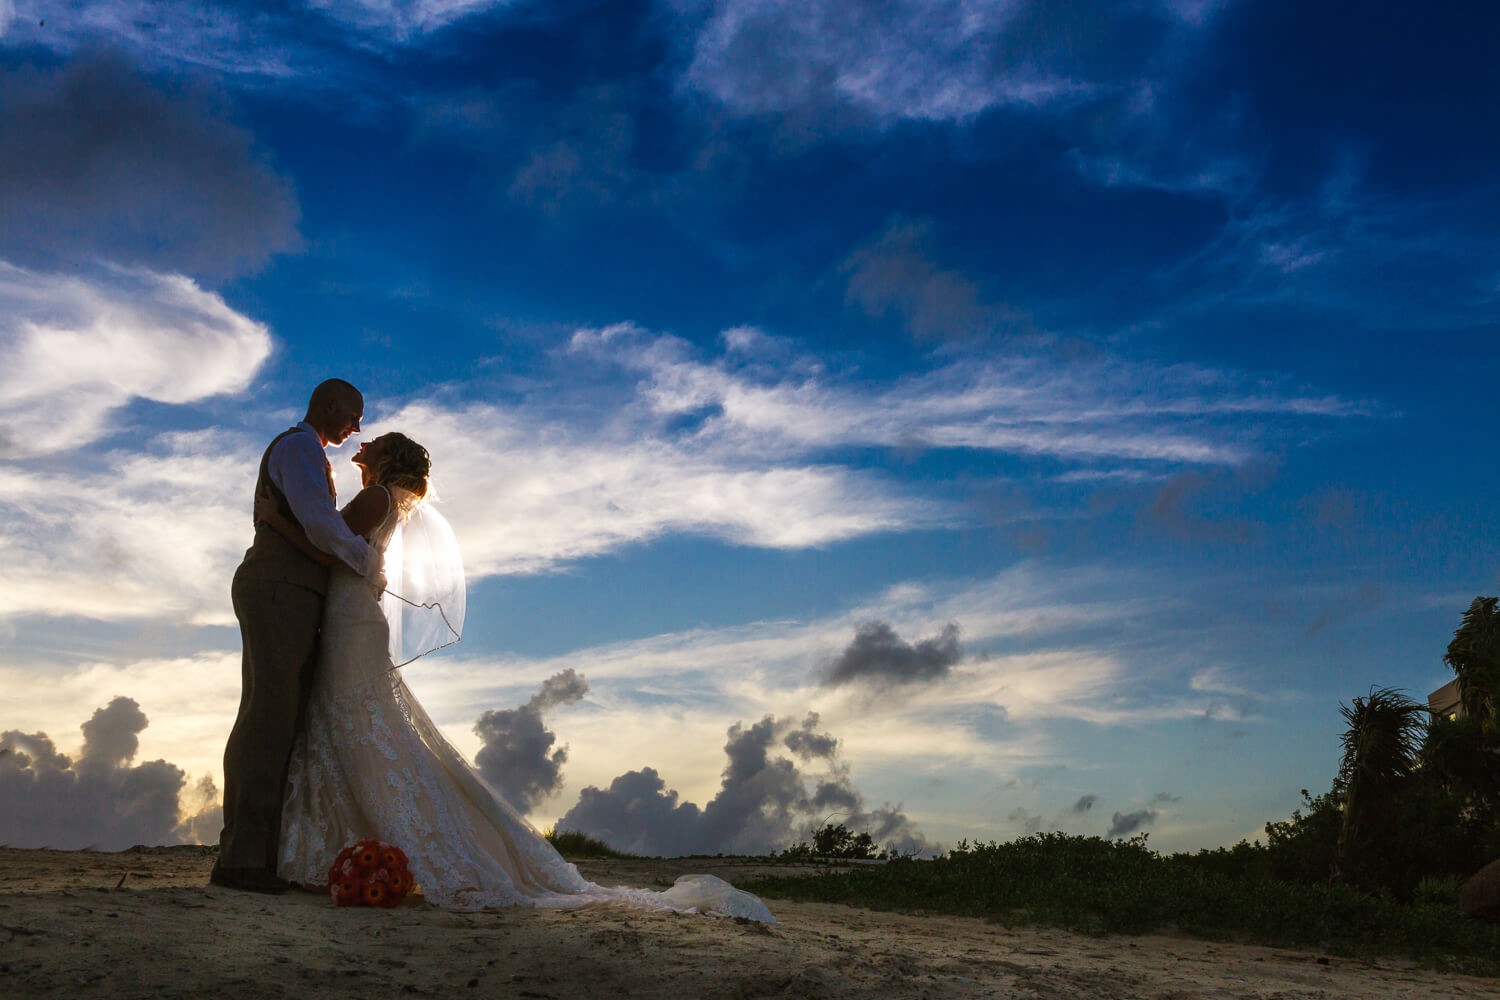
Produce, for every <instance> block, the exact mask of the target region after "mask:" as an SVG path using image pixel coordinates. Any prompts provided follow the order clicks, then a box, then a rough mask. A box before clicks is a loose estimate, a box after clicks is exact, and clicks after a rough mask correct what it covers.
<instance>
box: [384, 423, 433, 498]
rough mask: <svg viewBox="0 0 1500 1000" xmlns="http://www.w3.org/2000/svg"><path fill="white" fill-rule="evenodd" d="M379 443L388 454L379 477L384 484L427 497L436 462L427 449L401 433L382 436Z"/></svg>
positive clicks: (394, 432)
mask: <svg viewBox="0 0 1500 1000" xmlns="http://www.w3.org/2000/svg"><path fill="white" fill-rule="evenodd" d="M375 440H376V441H378V442H380V445H381V449H382V451H383V452H384V457H383V459H382V461H381V463H380V474H379V477H378V481H379V482H380V483H381V485H383V486H399V487H401V488H402V489H404V490H409V491H411V492H412V493H413V494H415V495H416V496H417V498H418V499H421V498H422V497H425V496H427V491H428V489H429V484H428V476H429V475H430V474H431V472H432V459H431V458H430V457H429V456H428V454H427V449H426V448H423V447H422V446H421V445H419V444H417V442H415V441H413V440H412V439H411V438H409V437H407V436H406V435H405V434H401V433H399V432H397V431H391V432H390V433H389V434H382V435H380V437H378V438H376V439H375ZM372 443H373V442H372Z"/></svg>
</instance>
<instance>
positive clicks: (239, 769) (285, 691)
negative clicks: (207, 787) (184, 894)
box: [218, 574, 323, 873]
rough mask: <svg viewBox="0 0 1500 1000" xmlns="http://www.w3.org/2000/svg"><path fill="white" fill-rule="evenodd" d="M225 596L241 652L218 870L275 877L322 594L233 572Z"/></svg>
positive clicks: (314, 653) (315, 649)
mask: <svg viewBox="0 0 1500 1000" xmlns="http://www.w3.org/2000/svg"><path fill="white" fill-rule="evenodd" d="M230 593H231V595H232V597H233V599H234V616H235V617H236V618H238V619H239V622H240V639H241V642H242V643H243V645H244V653H243V656H242V659H241V663H240V670H241V673H242V683H243V687H242V688H241V692H240V711H239V714H238V715H237V716H236V717H235V720H234V729H232V730H231V731H230V733H229V742H228V743H227V744H226V745H225V747H224V831H223V833H221V834H220V835H219V861H218V863H219V865H220V866H222V867H225V868H257V869H262V870H265V871H269V872H273V873H274V872H275V871H276V858H277V849H278V846H279V843H280V839H281V803H282V798H283V796H284V795H285V794H286V775H287V764H288V762H289V761H290V758H291V755H292V743H293V741H294V740H295V739H296V737H297V733H298V731H299V730H300V729H301V726H302V714H303V709H304V708H305V706H306V704H307V695H308V692H309V691H310V690H311V687H312V677H313V668H314V666H315V665H316V663H317V655H318V626H319V624H320V623H321V622H322V619H323V595H322V594H320V593H318V592H317V591H314V590H309V589H307V588H306V587H299V586H297V585H296V584H292V583H285V582H283V581H279V580H256V579H253V578H250V579H247V578H245V577H243V576H241V575H240V574H236V575H235V578H234V584H233V586H232V587H231V590H230Z"/></svg>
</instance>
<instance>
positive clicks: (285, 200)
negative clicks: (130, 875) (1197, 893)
mask: <svg viewBox="0 0 1500 1000" xmlns="http://www.w3.org/2000/svg"><path fill="white" fill-rule="evenodd" d="M1496 20H1497V18H1496V15H1494V14H1489V13H1483V12H1480V11H1478V10H1477V9H1475V8H1473V7H1472V6H1470V5H1458V4H1453V5H1438V6H1436V7H1431V6H1429V7H1426V8H1423V9H1422V10H1420V11H1419V10H1416V9H1414V8H1410V7H1409V6H1407V5H1397V4H1373V5H1372V4H1351V3H1343V4H1340V3H1326V4H1308V3H1276V2H1266V3H1253V4H1252V3H1248V2H1239V3H1235V2H1213V0H1198V2H1194V0H1176V2H1172V0H1160V2H1145V0H1141V2H1125V3H1097V4H1096V3H1073V4H1044V3H1028V2H1007V0H996V2H991V3H960V2H941V0H931V2H924V3H916V2H889V3H846V2H840V3H834V2H823V0H803V2H798V3H792V2H782V0H743V2H738V3H716V2H707V0H657V2H639V3H633V2H617V3H602V2H594V3H581V2H549V3H535V2H524V0H513V2H509V3H496V2H486V0H458V2H441V0H427V2H409V3H403V2H397V0H389V2H378V0H323V2H304V3H297V2H284V3H277V4H261V3H256V4H248V3H211V2H209V3H203V2H198V3H171V2H165V3H148V2H144V0H120V2H113V0H104V2H91V3H81V2H77V3H75V2H51V3H44V4H36V3H30V2H24V0H0V356H3V363H0V462H3V463H4V476H3V477H0V514H3V516H0V555H3V557H4V561H5V565H6V567H7V571H8V573H9V577H10V585H9V586H7V587H6V588H5V590H4V591H3V592H0V636H3V637H4V640H5V656H4V657H3V661H0V682H3V683H4V685H5V688H6V690H7V691H8V692H11V693H12V694H11V696H10V697H8V698H7V699H6V705H5V710H4V713H3V718H0V730H4V731H6V736H5V738H4V739H5V742H6V745H7V746H10V747H11V748H12V750H13V751H15V752H13V753H12V754H9V755H6V756H5V757H0V797H3V798H5V799H8V800H10V801H11V802H13V803H14V802H22V803H25V804H26V809H25V810H21V811H13V812H12V815H13V816H21V815H23V814H24V815H25V817H26V819H25V820H24V822H23V821H22V820H20V819H17V820H16V821H15V822H14V823H13V824H12V827H11V828H7V829H4V830H0V840H3V841H5V842H9V843H14V844H26V845H28V846H29V845H33V844H41V843H47V844H52V845H54V846H79V845H81V844H97V845H100V846H128V845H129V844H131V843H135V842H137V841H140V840H145V841H147V842H150V841H151V840H153V839H155V840H170V839H173V838H186V839H192V838H195V837H197V838H202V837H205V836H207V837H208V838H209V839H211V838H212V836H213V835H214V834H215V833H216V828H215V827H214V818H213V805H214V801H215V797H216V791H215V787H216V786H217V784H218V782H220V781H221V777H220V774H219V755H220V753H221V752H222V745H223V739H224V737H225V735H227V731H228V727H229V725H230V723H231V721H232V717H233V713H234V708H235V704H236V701H237V697H238V684H239V669H238V655H239V653H238V639H237V633H236V631H235V630H234V627H233V619H232V615H231V613H230V609H229V602H228V581H229V577H230V575H231V573H232V571H233V567H234V565H235V563H236V561H237V559H238V555H239V553H240V551H242V549H243V548H244V546H245V545H246V544H247V543H248V540H249V538H248V536H249V531H248V526H249V525H248V514H249V494H250V491H251V486H252V484H253V479H254V469H255V466H256V462H257V460H258V457H259V454H260V450H261V448H263V447H264V444H265V442H266V441H267V440H269V438H270V437H271V436H272V435H274V434H275V433H276V432H277V431H278V430H280V429H281V428H283V427H284V426H286V425H287V424H288V423H289V422H291V421H293V420H295V419H296V418H297V416H298V415H299V414H300V411H301V407H302V405H303V403H304V402H305V399H306V395H307V392H308V391H309V389H310V388H311V386H312V385H313V384H315V383H316V382H317V381H319V380H320V379H322V378H324V377H327V376H330V375H340V376H343V377H345V378H348V379H350V380H351V381H353V382H355V383H356V384H357V385H359V386H360V388H361V389H363V390H364V392H365V394H366V399H367V410H366V422H365V423H366V436H367V437H368V436H371V435H373V434H377V433H380V432H383V431H385V430H392V429H400V430H403V431H405V432H407V433H409V434H411V435H412V436H413V437H415V438H417V439H418V440H419V441H421V442H423V443H424V444H425V445H427V446H428V448H429V449H430V451H431V452H432V454H433V457H434V461H435V469H436V479H437V485H438V489H439V492H440V494H441V496H442V499H443V510H444V512H445V513H446V515H447V516H448V518H449V520H450V521H451V522H452V523H453V525H454V528H455V530H456V532H457V534H458V537H459V539H460V542H461V544H462V545H463V548H464V554H465V559H466V564H467V566H468V570H469V578H470V598H469V622H468V626H467V629H466V635H465V639H464V642H463V643H462V644H461V645H459V646H458V647H456V648H454V649H452V650H448V651H445V652H443V653H442V654H440V655H437V656H434V657H431V658H429V659H427V660H423V661H420V662H419V663H417V664H414V665H413V666H412V667H411V668H409V669H408V671H407V676H408V679H409V681H410V683H411V684H412V686H413V687H414V689H415V690H416V691H417V693H418V695H419V696H420V697H421V698H422V699H423V701H424V703H425V704H426V705H427V707H428V709H429V711H430V712H431V714H432V715H433V716H434V718H435V719H436V720H437V721H438V722H439V723H440V724H442V725H443V726H444V728H445V730H446V731H447V732H448V733H449V735H450V737H451V738H452V739H453V740H454V742H455V743H456V744H457V745H458V746H459V747H460V748H461V749H463V750H464V751H465V752H467V753H469V754H470V755H471V756H473V757H474V758H475V759H476V761H477V763H478V764H479V766H480V767H481V769H482V770H483V771H484V773H485V774H486V776H487V777H489V778H490V779H491V780H492V781H493V782H494V783H495V784H497V785H498V786H500V787H501V788H502V790H504V791H505V792H506V794H507V795H509V796H511V797H512V798H513V800H515V801H516V803H517V804H518V805H520V806H521V807H522V808H523V809H524V810H526V811H527V812H528V814H529V815H530V816H531V817H532V818H533V820H534V821H535V822H537V823H538V825H541V826H548V825H551V824H552V823H554V822H556V821H558V820H559V819H562V820H563V821H564V823H565V825H574V826H583V827H586V828H588V829H589V831H590V832H594V833H596V834H600V835H605V836H606V837H608V838H612V839H614V840H615V841H616V842H617V843H618V844H619V845H620V846H627V847H633V848H635V849H638V850H642V851H645V852H647V853H675V852H677V851H688V850H705V851H719V850H725V851H727V850H762V849H768V848H769V847H772V846H778V845H779V844H782V843H785V842H786V841H787V840H789V839H795V838H796V837H798V836H805V833H806V830H807V828H808V826H809V825H810V824H813V823H815V822H816V821H819V820H821V819H823V818H825V817H827V816H830V815H831V816H836V817H843V818H845V819H847V820H848V821H850V822H851V823H856V824H858V825H863V826H867V827H869V828H871V829H872V830H876V831H878V832H881V833H882V834H883V835H884V836H885V839H887V840H889V841H891V842H894V843H898V844H900V845H902V846H904V847H908V848H918V847H925V848H927V849H931V848H933V847H935V846H938V845H942V844H951V843H953V842H955V841H957V840H958V839H960V838H968V839H971V840H973V839H981V840H987V839H1008V838H1010V837H1014V836H1017V835H1021V834H1024V833H1028V832H1032V831H1035V830H1044V829H1064V830H1068V831H1070V832H1076V833H1086V834H1098V835H1105V834H1115V835H1119V834H1124V833H1129V832H1147V833H1149V834H1150V836H1151V843H1152V844H1153V846H1157V847H1159V848H1162V849H1169V850H1178V849H1196V848H1199V847H1208V846H1215V845H1219V844H1227V843H1233V842H1234V841H1236V840H1239V839H1241V838H1243V837H1253V836H1255V835H1256V834H1257V833H1259V831H1260V828H1261V826H1262V825H1263V824H1264V823H1265V822H1266V821H1267V820H1272V819H1279V818H1283V817H1285V816H1286V815H1288V814H1289V813H1290V811H1291V809H1292V808H1294V807H1295V806H1296V805H1297V804H1298V802H1299V795H1298V793H1299V790H1300V789H1302V788H1309V789H1312V790H1314V791H1319V790H1322V789H1325V788H1326V787H1327V786H1328V784H1329V782H1330V780H1331V778H1332V775H1333V771H1334V767H1335V763H1336V756H1337V735H1338V733H1339V730H1340V726H1339V722H1340V719H1339V714H1338V707H1339V703H1340V701H1348V700H1350V699H1352V698H1353V697H1355V696H1357V695H1360V694H1363V693H1364V692H1365V691H1367V690H1368V689H1369V687H1370V686H1371V685H1390V686H1396V687H1400V688H1405V689H1407V690H1408V691H1410V692H1411V693H1413V694H1415V695H1418V696H1423V695H1425V694H1426V692H1428V691H1429V690H1431V689H1433V688H1435V687H1437V686H1438V685H1439V684H1441V683H1443V682H1444V681H1445V680H1446V679H1447V676H1448V675H1447V673H1446V670H1445V668H1444V667H1443V665H1442V662H1441V655H1442V652H1443V649H1444V648H1445V646H1446V643H1447V640H1448V638H1449V637H1450V635H1451V633H1452V630H1453V629H1454V628H1455V627H1456V625H1457V623H1458V618H1459V615H1460V614H1461V612H1462V611H1463V609H1464V608H1465V607H1466V606H1467V604H1468V602H1469V600H1470V599H1472V598H1473V597H1474V596H1476V595H1479V594H1489V593H1494V592H1495V591H1496V589H1497V583H1500V581H1497V579H1496V576H1497V553H1496V550H1495V545H1494V543H1493V542H1492V541H1491V538H1492V532H1491V530H1490V527H1491V518H1490V516H1489V514H1490V511H1489V504H1488V502H1487V501H1488V499H1489V498H1490V497H1491V496H1493V495H1494V494H1495V492H1496V489H1497V486H1500V482H1497V479H1500V477H1497V474H1496V472H1495V463H1494V462H1493V461H1492V458H1491V452H1492V450H1493V449H1492V447H1491V436H1490V433H1489V428H1490V421H1491V410H1492V406H1493V402H1492V400H1493V392H1492V385H1493V380H1494V376H1495V374H1496V370H1497V360H1500V348H1497V345H1496V338H1495V336H1494V333H1495V329H1494V316H1495V307H1496V303H1497V299H1500V251H1497V250H1496V247H1497V246H1500V243H1497V240H1496V236H1497V234H1500V215H1497V207H1500V185H1497V183H1496V181H1495V179H1494V178H1495V170H1494V167H1495V164H1496V162H1497V155H1496V154H1497V149H1496V146H1497V144H1500V137H1497V133H1496V131H1495V130H1494V129H1493V128H1492V127H1491V125H1490V119H1491V117H1492V114H1493V108H1494V106H1495V100H1496V98H1497V96H1500V79H1497V77H1500V69H1497V68H1496V66H1495V64H1494V61H1493V59H1491V58H1489V56H1488V53H1487V51H1486V49H1487V45H1488V40H1489V39H1491V38H1493V37H1494V31H1495V29H1496V27H1497V24H1496ZM344 451H345V452H348V454H352V450H351V449H350V448H348V447H346V448H345V449H344ZM333 460H334V465H335V468H336V469H338V470H339V485H340V490H341V492H342V493H343V494H344V495H345V496H347V495H349V493H350V491H352V489H353V488H354V487H355V486H357V480H356V478H355V477H354V476H353V475H352V474H351V473H352V469H350V468H349V466H348V463H347V455H344V454H341V453H339V452H335V453H334V454H333ZM85 724H87V725H85ZM81 726H82V729H80V727H81ZM17 810H19V806H18V807H17ZM205 831H208V832H207V833H205Z"/></svg>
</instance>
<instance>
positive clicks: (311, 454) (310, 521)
mask: <svg viewBox="0 0 1500 1000" xmlns="http://www.w3.org/2000/svg"><path fill="white" fill-rule="evenodd" d="M267 471H268V472H269V473H270V475H271V481H272V482H273V483H275V484H276V485H277V487H278V488H279V489H280V490H281V492H282V493H284V494H286V502H287V503H288V504H290V505H291V508H292V514H293V515H294V516H295V517H296V518H297V523H298V524H301V525H302V530H303V531H305V532H307V538H308V541H310V542H312V543H313V544H314V545H316V546H317V547H318V548H320V549H322V550H323V551H324V552H327V553H328V554H329V555H332V556H336V557H338V558H339V559H341V560H343V561H344V562H345V563H346V564H348V566H349V568H350V569H352V570H354V571H355V572H356V573H358V574H360V575H361V576H370V575H371V574H372V572H373V571H374V570H376V569H377V568H378V567H377V566H376V563H377V561H378V556H377V555H376V553H375V550H374V549H372V548H371V547H370V544H369V543H368V542H366V541H365V540H364V539H363V538H361V537H359V536H358V535H356V534H355V533H354V532H353V531H350V530H349V525H347V524H345V523H344V518H343V517H342V516H341V515H340V514H339V511H338V508H337V507H336V506H335V505H334V498H333V497H332V496H331V495H330V494H329V492H328V460H327V459H326V458H325V457H324V456H323V449H322V447H320V446H319V444H318V436H317V435H316V434H315V433H313V432H312V431H304V432H303V433H300V434H288V435H287V436H286V437H284V438H282V439H281V440H280V441H279V442H277V444H276V447H275V448H273V449H271V459H270V462H269V465H268V468H267Z"/></svg>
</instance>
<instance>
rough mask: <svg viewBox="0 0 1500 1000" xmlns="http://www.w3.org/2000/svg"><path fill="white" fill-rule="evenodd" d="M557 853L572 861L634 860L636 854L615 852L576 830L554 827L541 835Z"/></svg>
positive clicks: (602, 842)
mask: <svg viewBox="0 0 1500 1000" xmlns="http://www.w3.org/2000/svg"><path fill="white" fill-rule="evenodd" d="M542 836H543V837H546V838H547V842H548V843H549V844H551V845H552V846H553V847H555V848H556V849H557V853H558V854H561V855H562V856H563V857H565V858H567V859H568V860H570V861H572V860H574V859H576V858H635V857H639V855H636V854H626V853H624V852H623V851H617V850H615V849H614V848H613V847H610V846H609V845H608V844H606V843H605V842H604V841H602V840H596V839H595V838H593V837H590V836H589V835H588V834H584V833H579V832H578V831H576V830H558V829H556V828H555V827H554V828H553V829H551V830H547V831H546V832H544V833H543V834H542Z"/></svg>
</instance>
